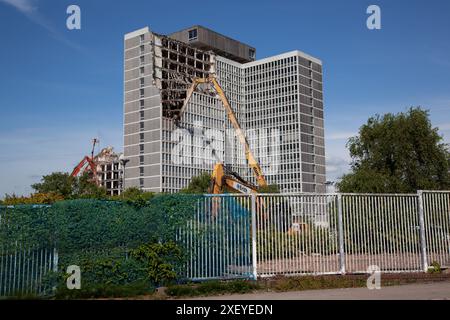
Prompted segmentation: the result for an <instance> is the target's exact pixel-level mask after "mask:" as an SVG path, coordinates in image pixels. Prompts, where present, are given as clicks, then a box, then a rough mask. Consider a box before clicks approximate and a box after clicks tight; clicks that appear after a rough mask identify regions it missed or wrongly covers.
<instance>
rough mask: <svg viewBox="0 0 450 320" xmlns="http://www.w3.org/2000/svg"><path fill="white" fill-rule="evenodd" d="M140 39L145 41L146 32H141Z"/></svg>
mask: <svg viewBox="0 0 450 320" xmlns="http://www.w3.org/2000/svg"><path fill="white" fill-rule="evenodd" d="M139 40H140V41H141V43H142V42H144V40H145V35H144V34H141V35H140V36H139Z"/></svg>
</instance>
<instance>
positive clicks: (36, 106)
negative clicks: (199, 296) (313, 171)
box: [0, 0, 450, 197]
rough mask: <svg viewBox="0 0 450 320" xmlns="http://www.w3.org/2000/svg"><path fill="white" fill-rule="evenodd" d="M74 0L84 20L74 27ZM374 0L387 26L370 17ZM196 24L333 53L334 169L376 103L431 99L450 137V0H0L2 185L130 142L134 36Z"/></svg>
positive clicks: (321, 54)
mask: <svg viewBox="0 0 450 320" xmlns="http://www.w3.org/2000/svg"><path fill="white" fill-rule="evenodd" d="M71 4H77V5H79V6H80V8H81V18H82V22H81V23H82V24H81V27H82V28H81V30H74V31H69V30H67V28H66V18H67V14H66V8H67V7H68V6H69V5H71ZM371 4H377V5H379V6H380V8H381V14H382V29H381V30H375V31H370V30H368V29H367V28H366V19H367V17H368V15H367V14H366V9H367V7H368V6H369V5H371ZM166 6H170V9H168V8H167V7H166ZM194 24H201V25H204V26H206V27H209V28H211V29H213V30H216V31H218V32H220V33H223V34H226V35H228V36H230V37H233V38H236V39H238V40H241V41H243V42H246V43H248V44H250V45H252V46H254V47H256V49H257V58H263V57H267V56H271V55H275V54H279V53H283V52H287V51H290V50H294V49H298V50H301V51H304V52H306V53H308V54H311V55H313V56H316V57H318V58H320V59H321V60H322V61H323V63H324V98H325V136H326V144H327V145H326V147H327V170H328V172H327V173H328V179H336V178H337V177H339V176H340V175H341V174H342V173H344V172H345V171H346V170H348V161H349V157H348V151H347V150H346V148H345V143H346V141H347V139H348V137H350V136H352V135H354V134H356V133H357V131H358V128H359V127H360V126H361V125H362V124H363V123H364V122H365V121H366V120H367V118H368V117H369V116H371V115H374V114H376V113H379V114H382V113H385V112H399V111H405V110H406V109H407V108H408V107H409V106H413V105H414V106H416V105H421V106H423V107H425V108H427V109H429V110H430V112H431V119H432V121H433V124H434V125H435V126H439V127H440V129H441V130H440V133H441V134H442V135H443V136H444V138H445V140H446V141H447V142H450V41H449V39H450V2H449V1H448V0H430V1H422V0H417V1H406V0H395V1H392V0H391V1H375V0H371V1H365V0H346V1H334V0H329V1H326V0H315V1H313V0H308V1H300V0H298V1H254V2H251V1H242V0H241V1H234V0H229V1H225V2H223V1H222V2H220V1H218V2H208V4H207V5H200V4H194V3H193V2H192V1H180V2H179V3H177V1H170V2H165V1H158V2H155V1H148V0H147V1H145V0H129V1H112V0H111V1H104V0H95V1H92V0H91V1H87V0H75V1H64V0H58V1H56V0H53V1H50V0H0V38H1V39H2V40H1V50H0V70H1V71H0V88H1V89H0V108H1V113H0V162H1V166H0V195H3V194H4V193H13V192H14V193H16V194H24V193H25V194H26V193H29V192H31V188H30V187H29V186H30V184H32V183H34V182H37V181H39V179H40V177H41V176H42V175H43V174H48V173H50V172H53V171H70V170H71V169H72V168H73V166H74V165H76V163H77V162H78V161H79V160H80V159H81V158H82V157H83V156H84V155H85V154H88V153H89V149H90V140H91V139H92V138H93V137H98V138H100V142H101V146H102V147H104V146H108V145H112V146H114V147H115V148H116V150H118V151H121V150H122V148H123V147H122V101H123V97H122V86H123V80H122V78H123V69H122V68H123V57H122V55H123V35H124V34H125V33H127V32H129V31H133V30H135V29H138V28H142V27H144V26H149V27H150V29H152V30H153V31H155V32H158V33H163V34H164V33H170V32H173V31H177V30H179V29H182V28H185V27H188V26H190V25H194ZM0 197H1V196H0Z"/></svg>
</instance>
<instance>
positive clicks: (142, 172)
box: [139, 167, 144, 177]
mask: <svg viewBox="0 0 450 320" xmlns="http://www.w3.org/2000/svg"><path fill="white" fill-rule="evenodd" d="M139 174H140V175H141V177H142V176H144V167H139Z"/></svg>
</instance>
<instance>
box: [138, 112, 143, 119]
mask: <svg viewBox="0 0 450 320" xmlns="http://www.w3.org/2000/svg"><path fill="white" fill-rule="evenodd" d="M139 117H140V120H144V111H141V112H139Z"/></svg>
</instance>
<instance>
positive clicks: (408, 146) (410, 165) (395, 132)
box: [338, 107, 450, 193]
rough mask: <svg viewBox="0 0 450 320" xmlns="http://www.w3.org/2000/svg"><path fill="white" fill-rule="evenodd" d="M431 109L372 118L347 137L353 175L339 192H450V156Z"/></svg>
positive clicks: (347, 176) (345, 177)
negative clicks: (434, 121) (423, 190)
mask: <svg viewBox="0 0 450 320" xmlns="http://www.w3.org/2000/svg"><path fill="white" fill-rule="evenodd" d="M442 140H443V139H442V137H441V136H440V135H439V133H438V128H433V127H432V125H431V121H430V119H429V113H428V111H425V110H423V109H421V108H420V107H417V108H410V109H409V110H408V111H407V112H402V113H398V114H392V113H388V114H385V115H383V116H379V115H376V116H374V117H371V118H369V120H368V121H367V123H366V124H365V125H363V126H362V127H361V128H360V129H359V135H358V136H356V137H352V138H350V139H349V141H348V143H347V147H348V149H349V151H350V156H351V158H352V164H351V167H352V172H351V173H349V174H346V175H344V176H343V177H342V181H341V182H340V183H339V184H338V187H339V190H340V191H341V192H367V193H394V192H395V193H407V192H416V191H417V190H420V189H425V190H436V189H437V190H442V189H448V188H450V173H449V169H450V153H449V150H448V145H446V144H445V143H443V142H442Z"/></svg>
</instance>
